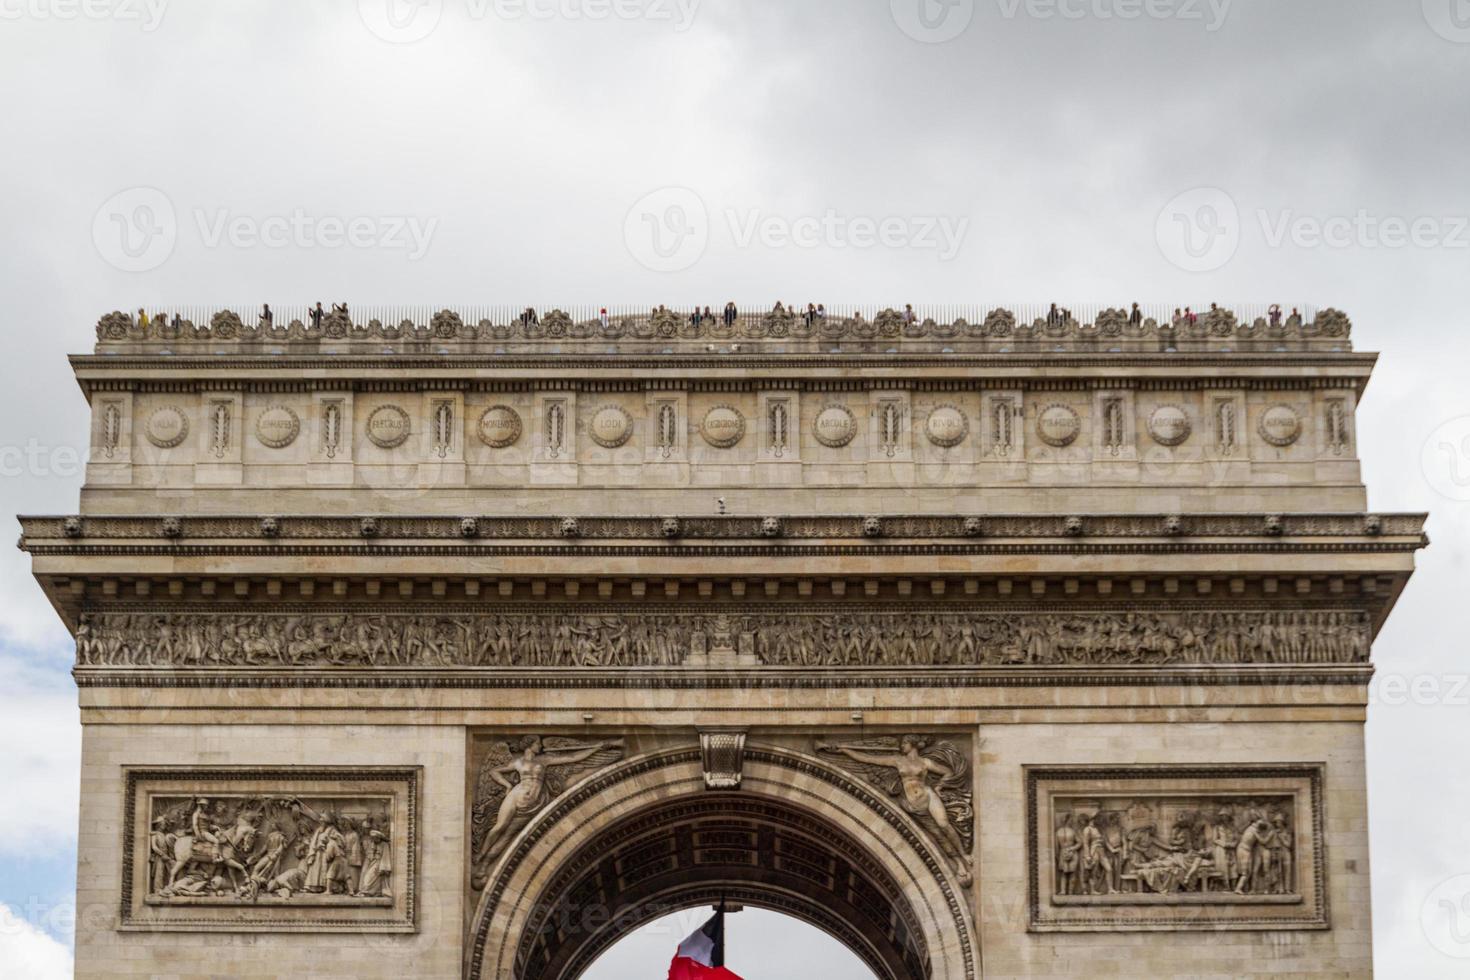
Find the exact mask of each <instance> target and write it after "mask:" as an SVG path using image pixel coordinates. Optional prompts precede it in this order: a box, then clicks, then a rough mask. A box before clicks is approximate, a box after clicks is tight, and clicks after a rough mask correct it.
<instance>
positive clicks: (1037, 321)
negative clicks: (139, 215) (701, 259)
mask: <svg viewBox="0 0 1470 980" xmlns="http://www.w3.org/2000/svg"><path fill="white" fill-rule="evenodd" d="M486 314H488V315H486ZM1026 316H1027V314H1025V313H1023V314H1022V315H1021V316H1020V317H1018V316H1017V315H1016V314H1015V313H1014V312H1012V311H1011V310H1008V309H1004V308H993V309H988V310H987V308H986V307H984V306H976V307H973V308H971V309H969V310H967V311H964V312H963V313H960V314H959V315H956V314H955V313H954V312H952V311H951V310H946V311H944V312H942V313H936V315H931V316H926V315H922V314H920V315H917V316H914V317H912V318H909V317H905V315H904V314H901V313H899V312H898V311H897V310H895V309H892V308H889V309H885V310H882V311H880V312H878V313H877V314H876V315H873V316H871V317H865V316H862V315H854V316H851V317H842V316H826V315H823V316H809V315H806V314H803V313H801V312H799V311H797V310H794V309H792V310H788V309H782V308H779V307H778V308H777V309H775V310H772V311H770V312H758V313H750V312H746V313H739V314H737V315H736V316H735V318H734V320H733V321H732V322H729V323H727V322H726V321H725V319H724V318H723V317H714V318H710V319H699V320H694V319H691V318H686V317H683V316H680V315H678V314H675V313H673V312H671V311H669V310H667V309H664V308H663V307H659V308H656V309H654V310H653V311H651V312H645V313H629V314H623V315H615V316H611V317H607V318H606V319H605V320H604V318H602V317H600V316H598V315H597V314H596V313H595V311H591V310H589V311H587V313H586V315H577V316H573V315H571V314H568V313H565V312H563V311H561V310H552V311H551V312H549V313H547V314H546V315H545V316H543V317H528V316H525V315H518V314H515V313H513V312H511V311H509V310H507V311H505V312H503V313H491V312H489V311H486V313H485V314H477V313H467V314H461V313H456V312H454V311H451V310H441V311H440V312H438V313H436V314H434V315H433V316H432V317H431V318H430V319H429V322H428V323H421V322H417V321H418V320H421V319H423V317H422V314H408V313H407V311H404V312H398V311H383V312H382V313H379V314H377V315H373V316H369V317H368V318H367V319H366V320H365V321H363V322H355V321H354V320H353V319H352V317H351V316H350V315H348V314H346V313H337V312H334V313H332V314H331V315H330V316H327V317H324V318H322V320H321V322H320V323H311V324H308V323H304V322H303V321H302V320H301V319H299V318H296V319H291V320H289V321H288V320H287V319H286V317H285V316H282V317H280V318H279V321H280V325H279V326H277V325H276V323H274V322H273V323H271V324H270V325H267V326H260V325H252V324H248V323H246V322H244V320H243V319H242V318H241V317H240V315H239V314H237V313H235V312H234V311H232V310H219V311H216V312H212V313H208V314H191V318H185V317H182V316H178V315H175V316H173V317H171V318H170V317H166V316H162V315H160V316H158V317H155V318H153V319H152V320H150V321H149V322H148V323H147V324H146V325H145V324H141V323H139V322H137V321H136V320H135V319H134V318H133V317H131V316H129V315H128V314H126V313H123V312H121V311H114V312H112V313H108V314H106V315H105V316H103V317H101V318H100V319H99V320H98V322H97V349H98V350H99V351H109V352H111V351H117V350H120V349H127V348H133V349H148V350H160V351H162V350H168V351H173V352H185V351H189V350H193V349H208V350H210V351H211V352H214V351H216V350H217V349H218V348H220V347H234V348H242V349H247V350H248V349H250V348H252V347H257V346H259V347H267V348H285V349H286V350H288V351H289V350H291V349H292V348H307V349H312V348H315V347H319V346H330V347H346V348H348V349H352V348H353V347H354V346H356V345H361V346H362V347H363V348H364V349H366V350H369V351H370V352H371V353H375V354H377V353H381V352H382V351H383V350H384V348H385V347H387V348H388V349H390V350H393V349H408V350H414V349H427V350H440V349H443V350H449V349H453V350H456V351H463V350H466V349H475V348H477V347H481V346H484V347H487V348H492V349H493V348H494V346H496V345H505V344H515V345H520V344H531V345H546V346H553V345H554V346H565V345H569V344H571V345H575V344H577V343H578V342H579V341H580V342H584V343H587V344H599V345H605V344H607V343H609V342H623V343H631V344H637V343H640V342H642V343H647V344H662V345H668V344H673V345H678V344H681V343H682V344H690V343H699V344H701V345H702V344H703V343H704V342H705V341H707V340H714V341H722V340H737V341H739V342H741V343H754V344H755V345H757V346H760V345H763V344H766V343H769V344H780V345H783V346H786V345H791V344H802V343H808V344H811V345H814V346H821V345H826V344H831V343H833V342H845V343H864V342H871V343H875V344H883V345H885V346H893V345H916V344H923V343H929V344H943V345H948V346H956V347H958V346H964V345H972V344H976V343H988V344H992V345H996V346H1016V345H1022V346H1024V345H1028V344H1029V345H1037V346H1040V347H1044V348H1045V349H1047V350H1051V349H1055V348H1057V347H1067V346H1072V347H1076V348H1079V349H1101V350H1111V349H1153V350H1158V349H1160V348H1161V347H1168V346H1174V347H1179V348H1181V349H1187V348H1188V347H1189V346H1190V345H1204V344H1220V343H1224V342H1229V343H1231V344H1232V346H1234V347H1235V348H1236V349H1241V348H1243V347H1248V346H1250V345H1252V344H1256V345H1260V346H1261V347H1262V348H1263V349H1267V350H1272V349H1276V348H1280V347H1290V348H1293V349H1303V348H1317V349H1331V348H1346V347H1347V345H1348V343H1349V337H1350V335H1351V332H1352V323H1351V321H1350V320H1349V319H1348V317H1347V315H1346V314H1344V313H1342V312H1341V311H1339V310H1335V309H1325V310H1322V311H1321V312H1319V313H1317V314H1316V316H1315V317H1314V318H1312V319H1310V320H1306V319H1304V318H1303V317H1301V316H1299V315H1293V316H1290V317H1286V318H1281V319H1278V320H1276V321H1275V322H1272V321H1271V320H1270V319H1268V318H1267V317H1256V318H1254V319H1250V320H1242V319H1240V318H1239V317H1238V316H1237V315H1236V314H1235V313H1234V312H1232V311H1230V310H1223V309H1217V310H1211V311H1209V312H1207V313H1204V314H1201V315H1200V316H1199V317H1198V318H1197V319H1196V320H1194V321H1193V322H1191V321H1190V320H1188V319H1185V318H1182V317H1181V318H1177V319H1169V318H1164V319H1155V318H1152V317H1149V318H1140V319H1139V320H1138V321H1136V322H1135V321H1133V320H1131V319H1130V317H1129V315H1128V312H1127V311H1125V310H1121V309H1107V310H1103V311H1102V312H1100V313H1098V314H1097V315H1096V316H1094V317H1093V322H1092V323H1083V322H1080V321H1078V320H1077V319H1076V318H1074V317H1073V316H1072V315H1071V314H1069V313H1066V312H1064V311H1063V312H1059V313H1056V314H1053V315H1049V316H1038V317H1033V318H1031V319H1030V320H1029V322H1028V321H1027V320H1026V319H1025V317H1026ZM196 319H197V320H198V322H197V323H196V322H195V320H196ZM309 319H310V318H309V317H308V320H309Z"/></svg>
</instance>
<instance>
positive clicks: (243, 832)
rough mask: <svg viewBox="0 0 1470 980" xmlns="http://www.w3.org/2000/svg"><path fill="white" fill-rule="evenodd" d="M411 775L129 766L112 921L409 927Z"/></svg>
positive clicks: (214, 927)
mask: <svg viewBox="0 0 1470 980" xmlns="http://www.w3.org/2000/svg"><path fill="white" fill-rule="evenodd" d="M420 778H421V777H420V770H419V769H418V768H398V769H393V768H361V769H320V768H311V767H302V768H292V769H234V768H231V769H209V768H198V769H186V768H178V769H172V768H170V769H139V768H129V769H127V770H126V779H127V787H126V811H125V815H124V816H125V819H124V827H123V862H124V863H123V876H122V881H123V887H122V899H121V917H120V920H119V922H120V928H122V929H125V930H127V929H132V930H140V931H197V932H298V931H300V932H414V931H416V930H417V921H418V920H417V908H416V892H417V877H418V869H417V864H418V840H417V834H418V785H419V781H420Z"/></svg>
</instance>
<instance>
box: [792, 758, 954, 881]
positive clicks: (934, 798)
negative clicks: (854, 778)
mask: <svg viewBox="0 0 1470 980" xmlns="http://www.w3.org/2000/svg"><path fill="white" fill-rule="evenodd" d="M891 743H892V740H891V739H881V740H869V741H865V742H853V743H847V744H840V743H831V742H819V743H817V751H818V752H829V753H833V754H836V755H841V756H843V757H844V758H845V759H847V760H849V761H850V763H854V764H853V765H847V766H846V768H849V769H852V770H854V771H856V772H858V773H859V774H860V775H862V777H863V778H864V779H866V780H867V781H868V782H870V783H874V784H875V785H878V786H880V787H882V788H883V789H884V790H885V791H886V792H887V793H888V795H889V796H893V797H897V798H898V801H899V803H900V804H901V805H902V806H903V808H904V809H905V810H906V811H908V812H909V813H911V814H913V815H914V816H915V817H918V818H920V819H921V821H922V820H923V818H928V820H929V821H930V822H931V825H932V827H933V829H934V831H935V832H936V833H937V835H938V837H939V840H940V842H941V843H942V844H943V845H944V847H945V849H947V850H948V851H949V852H950V857H951V859H952V860H953V862H954V870H955V877H957V878H958V879H959V881H960V884H961V885H963V886H965V887H966V888H968V887H969V886H970V882H971V876H970V869H969V855H970V844H969V837H970V833H971V826H972V821H973V819H974V814H975V811H974V806H973V803H972V791H971V789H970V765H969V762H968V761H967V760H966V759H965V756H964V753H962V752H961V751H960V750H959V749H958V748H956V747H955V746H954V745H952V744H951V743H949V742H936V743H933V744H931V743H930V741H929V739H927V738H925V737H924V736H922V735H905V736H903V738H901V739H899V740H898V745H897V746H896V747H895V746H894V745H892V744H891Z"/></svg>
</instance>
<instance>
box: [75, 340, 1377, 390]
mask: <svg viewBox="0 0 1470 980" xmlns="http://www.w3.org/2000/svg"><path fill="white" fill-rule="evenodd" d="M70 360H71V365H72V369H73V371H74V372H75V373H76V375H77V377H78V379H79V382H80V383H81V385H82V386H83V388H84V389H86V390H89V391H109V390H129V391H144V390H161V391H176V392H181V391H202V390H211V391H213V390H219V389H221V388H222V387H236V386H240V387H249V388H253V389H256V390H267V391H279V390H286V388H299V389H301V390H342V389H344V388H358V389H363V390H386V389H383V388H381V387H380V386H383V385H387V386H389V387H390V388H391V389H393V390H411V391H417V390H440V389H444V388H468V389H483V390H496V391H498V390H543V389H544V390H588V391H608V390H612V389H611V388H610V387H609V386H610V385H621V386H628V385H632V386H633V388H635V389H637V390H665V389H666V388H667V387H668V386H669V385H670V384H673V385H674V386H675V387H677V388H690V389H694V390H698V389H700V388H702V387H706V388H707V387H708V386H711V385H715V386H718V388H717V390H735V389H732V388H731V387H730V386H732V385H734V386H737V387H739V388H740V389H741V390H745V389H749V390H755V389H758V388H770V387H782V388H788V389H798V390H799V389H801V388H808V387H809V388H812V389H821V390H835V389H837V388H845V389H851V390H870V389H872V390H876V389H879V388H884V389H887V388H905V387H913V388H919V389H922V388H925V387H931V386H933V385H936V384H940V385H945V386H948V387H947V388H945V389H943V390H951V389H953V390H960V389H969V388H978V387H980V386H982V383H983V385H984V386H986V387H997V386H1001V387H1008V388H1025V389H1034V390H1045V389H1054V388H1058V387H1063V388H1065V387H1081V388H1087V387H1109V386H1110V387H1128V388H1138V389H1140V390H1146V389H1148V388H1150V387H1163V388H1179V387H1181V386H1205V387H1209V386H1216V387H1221V386H1223V387H1231V386H1261V385H1268V384H1274V385H1276V386H1278V387H1282V386H1300V387H1303V388H1313V387H1324V386H1326V387H1331V386H1344V387H1353V386H1357V387H1361V386H1362V385H1363V384H1365V383H1366V380H1367V377H1368V375H1369V374H1370V373H1371V371H1372V368H1373V365H1374V364H1375V363H1376V361H1377V355H1375V354H1371V353H1362V354H1355V353H1346V352H1343V353H1337V352H1320V353H1276V352H1269V353H1240V352H1232V351H1213V352H1176V353H1160V352H1153V353H1146V352H1133V353H1065V352H1055V353H1047V354H1040V355H1038V354H1036V353H1024V352H1022V353H1014V352H992V353H983V354H981V353H973V352H957V353H939V352H933V353H928V354H916V353H907V352H898V353H892V354H883V353H881V352H876V353H875V352H867V351H861V350H826V351H821V352H812V351H806V352H803V351H791V352H764V353H759V352H758V353H752V352H746V351H741V352H738V353H708V352H679V353H672V352H671V353H667V354H660V353H659V352H656V351H650V352H628V351H621V352H589V351H561V352H539V353H529V354H528V353H515V352H510V353H506V354H504V355H499V356H487V355H483V354H459V353H456V354H454V355H453V356H447V355H418V354H393V355H382V354H379V355H360V354H351V355H349V354H342V355H317V354H311V355H307V354H300V353H292V354H279V355H269V354H258V353H256V354H252V353H236V352H231V351H221V352H219V353H218V354H215V355H211V356H204V357H201V356H195V355H180V356H165V355H159V354H153V355H88V354H78V355H72V356H71V359H70ZM1043 370H1044V371H1045V372H1047V373H1046V374H1045V375H1039V374H1038V373H1037V372H1038V371H1043ZM1123 374H1126V375H1128V377H1127V378H1126V379H1125V378H1123V377H1121V376H1120V375H1123ZM1091 376H1103V377H1100V378H1099V380H1097V381H1096V382H1089V381H1088V378H1089V377H1091ZM281 386H286V387H285V388H283V387H281Z"/></svg>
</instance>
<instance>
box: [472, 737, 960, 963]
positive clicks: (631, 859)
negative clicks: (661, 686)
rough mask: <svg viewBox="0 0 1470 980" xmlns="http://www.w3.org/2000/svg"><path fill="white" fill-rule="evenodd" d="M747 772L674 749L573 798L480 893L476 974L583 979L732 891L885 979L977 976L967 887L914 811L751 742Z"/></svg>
mask: <svg viewBox="0 0 1470 980" xmlns="http://www.w3.org/2000/svg"><path fill="white" fill-rule="evenodd" d="M742 768H743V778H742V780H741V783H740V787H739V789H738V790H715V791H711V790H709V789H708V788H707V783H706V780H705V770H704V769H703V768H702V765H701V759H700V753H699V750H697V749H683V750H677V749H676V750H672V751H666V752H661V753H655V754H652V755H648V756H644V757H640V758H636V759H633V760H630V761H629V762H627V763H624V764H622V765H621V766H619V767H617V768H615V769H613V770H612V771H610V772H607V773H604V774H603V775H600V776H598V777H595V778H593V779H591V780H588V781H587V782H585V783H583V784H582V785H580V786H578V787H576V788H574V789H572V790H570V791H569V792H568V794H567V797H566V798H565V799H564V800H562V801H560V802H559V803H558V804H556V805H554V806H552V807H550V808H548V811H547V812H545V813H542V814H540V815H538V817H537V818H536V819H535V820H534V821H532V822H531V823H530V824H529V825H528V826H527V827H526V828H525V830H524V831H523V832H522V834H521V835H520V837H519V838H518V839H517V841H516V842H515V843H514V844H513V845H512V846H511V847H510V848H509V849H508V850H507V852H506V854H505V855H504V856H503V858H502V859H501V861H500V863H499V864H498V866H497V867H496V869H495V872H494V874H493V875H492V877H491V880H490V882H489V884H488V885H487V887H486V889H485V891H484V893H483V894H482V895H481V896H480V901H479V904H478V907H477V909H476V911H475V914H474V920H473V923H472V937H471V941H470V945H469V949H470V953H469V962H468V964H467V973H468V975H469V976H470V977H472V978H476V980H479V978H490V977H496V978H509V977H515V978H517V980H576V978H577V977H579V976H580V975H581V974H582V972H583V971H584V970H585V969H586V968H587V967H588V966H590V965H591V963H592V962H593V961H594V960H595V959H596V957H597V956H598V955H599V954H601V953H602V952H603V951H604V950H606V949H607V948H608V947H609V946H611V945H612V944H613V943H614V942H615V941H616V940H617V939H619V938H620V937H621V936H623V935H626V934H627V933H628V932H629V931H631V930H632V929H634V928H636V927H637V926H638V925H640V924H641V923H643V922H646V921H649V920H651V919H653V918H656V917H658V916H660V915H663V914H666V913H668V912H672V911H676V910H678V909H681V908H687V907H690V906H693V905H698V904H713V903H716V902H718V901H720V900H721V899H722V898H723V899H724V900H725V901H727V902H730V903H734V904H741V905H750V906H754V907H759V908H767V909H771V910H774V911H779V912H784V913H786V914H789V915H791V916H793V917H795V918H797V919H800V920H802V921H805V922H807V923H809V924H811V925H813V926H815V927H817V928H819V929H822V930H823V931H825V932H827V933H829V934H830V935H832V936H833V937H834V938H836V939H837V940H839V941H840V942H842V943H843V944H844V945H846V946H847V947H848V948H849V949H851V950H852V951H853V952H854V953H855V954H856V955H857V956H858V957H859V958H860V959H862V960H863V961H864V962H865V963H866V964H867V965H868V966H869V968H870V969H872V971H873V973H874V974H875V975H876V976H877V977H879V978H882V980H928V978H931V977H934V978H947V977H956V978H959V977H966V976H973V975H975V974H974V970H975V958H974V945H973V940H972V939H971V932H972V930H971V927H970V925H969V923H968V922H967V918H966V912H965V901H966V900H965V896H964V892H963V891H962V889H960V887H959V886H958V885H957V884H956V883H955V882H954V881H953V880H951V877H950V874H949V872H948V870H947V866H946V864H945V860H944V858H943V856H942V855H941V854H939V853H938V852H937V851H936V849H935V847H934V845H933V844H932V843H931V842H929V841H927V840H926V839H925V838H924V836H923V832H922V830H921V829H920V828H919V826H918V825H917V824H916V823H915V822H914V821H913V820H912V819H911V818H910V817H908V816H907V815H906V814H904V813H902V812H900V811H899V810H898V809H897V808H895V807H894V806H893V805H892V804H891V803H890V802H889V801H888V800H887V799H885V797H884V795H882V794H881V792H874V790H873V788H872V787H869V786H865V785H863V784H861V783H860V782H858V781H857V780H854V779H853V778H851V777H850V776H848V775H847V774H845V773H843V772H841V771H839V770H837V769H835V768H833V767H830V766H827V765H825V764H823V763H822V762H821V761H820V760H817V759H814V758H810V757H803V756H801V755H798V754H796V753H791V752H788V751H785V750H782V749H778V748H774V747H766V746H760V745H752V746H751V747H750V748H749V749H748V750H746V751H745V753H744V760H743V767H742Z"/></svg>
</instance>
